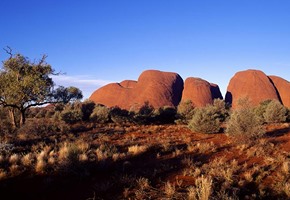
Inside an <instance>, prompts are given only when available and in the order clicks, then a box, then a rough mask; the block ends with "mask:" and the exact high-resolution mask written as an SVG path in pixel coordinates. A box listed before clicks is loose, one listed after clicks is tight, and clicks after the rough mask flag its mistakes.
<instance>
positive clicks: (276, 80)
mask: <svg viewBox="0 0 290 200" xmlns="http://www.w3.org/2000/svg"><path fill="white" fill-rule="evenodd" d="M269 78H270V80H271V81H272V83H273V84H274V86H275V88H276V89H277V92H278V94H279V97H280V100H281V102H282V104H283V105H284V106H286V107H288V108H290V82H288V81H287V80H285V79H283V78H281V77H278V76H269Z"/></svg>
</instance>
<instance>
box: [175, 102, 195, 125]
mask: <svg viewBox="0 0 290 200" xmlns="http://www.w3.org/2000/svg"><path fill="white" fill-rule="evenodd" d="M193 114H194V106H193V103H192V101H191V100H186V101H181V102H180V104H179V105H178V106H177V118H178V120H177V122H178V123H183V124H187V123H188V122H189V121H190V120H191V119H192V116H193Z"/></svg>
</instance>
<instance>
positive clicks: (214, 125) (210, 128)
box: [189, 105, 221, 133]
mask: <svg viewBox="0 0 290 200" xmlns="http://www.w3.org/2000/svg"><path fill="white" fill-rule="evenodd" d="M220 126H221V118H220V113H219V111H218V110H217V109H216V107H214V106H213V105H208V106H206V107H203V108H196V109H195V113H194V115H193V117H192V119H191V120H190V122H189V128H190V129H191V130H192V131H194V132H202V133H218V132H219V131H220Z"/></svg>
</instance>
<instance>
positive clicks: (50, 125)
mask: <svg viewBox="0 0 290 200" xmlns="http://www.w3.org/2000/svg"><path fill="white" fill-rule="evenodd" d="M67 130H68V127H67V126H66V125H65V124H64V123H63V122H62V123H60V122H55V121H53V120H50V119H34V120H31V121H27V122H26V123H25V124H24V125H23V126H22V127H21V128H20V129H18V130H17V134H18V135H19V134H24V135H27V136H29V137H33V136H39V137H41V136H43V135H47V134H48V135H50V134H56V133H64V132H67Z"/></svg>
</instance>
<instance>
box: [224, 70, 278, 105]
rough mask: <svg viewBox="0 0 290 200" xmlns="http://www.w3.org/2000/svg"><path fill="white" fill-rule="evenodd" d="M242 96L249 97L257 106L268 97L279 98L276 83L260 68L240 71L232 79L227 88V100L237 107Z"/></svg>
mask: <svg viewBox="0 0 290 200" xmlns="http://www.w3.org/2000/svg"><path fill="white" fill-rule="evenodd" d="M240 98H248V99H249V100H250V102H251V103H252V104H253V105H254V106H255V105H258V104H259V103H260V102H262V101H264V100H268V99H276V100H279V96H278V94H277V91H276V89H275V87H274V85H273V84H272V83H271V81H270V79H269V78H268V77H267V75H266V74H265V73H264V72H262V71H259V70H246V71H241V72H238V73H236V74H235V75H234V77H233V78H232V79H231V80H230V83H229V85H228V88H227V94H226V102H228V103H232V107H233V108H235V107H236V105H237V101H238V100H239V99H240Z"/></svg>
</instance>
